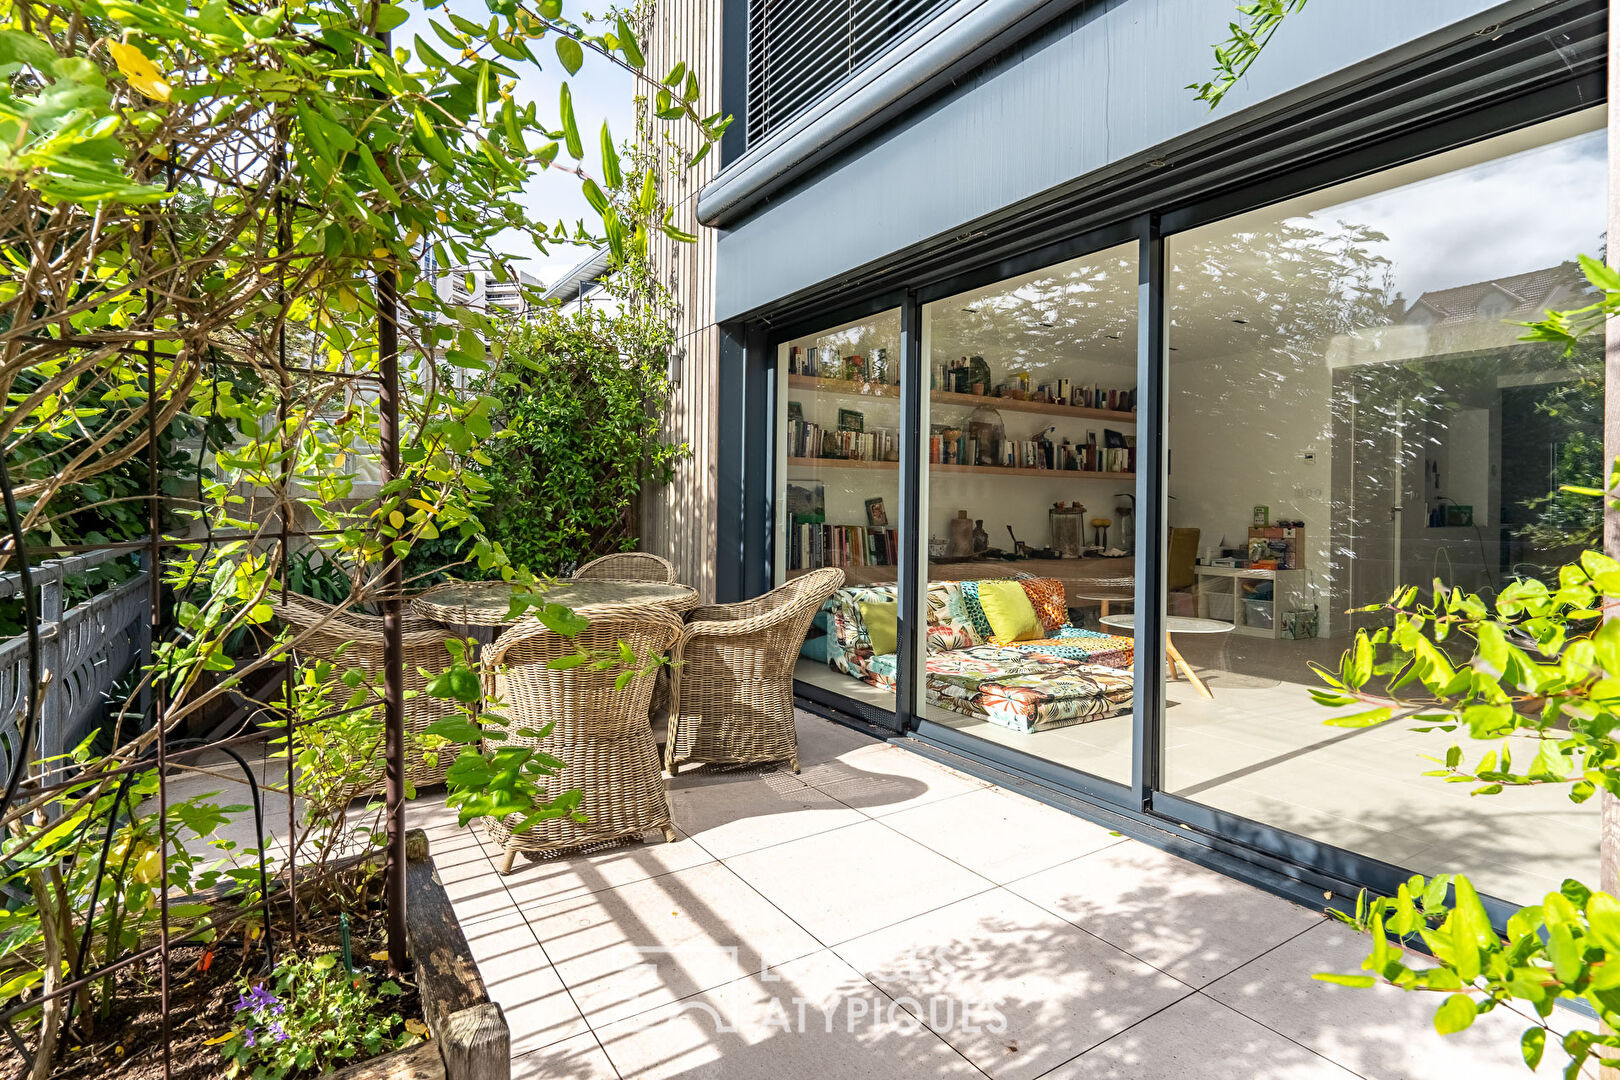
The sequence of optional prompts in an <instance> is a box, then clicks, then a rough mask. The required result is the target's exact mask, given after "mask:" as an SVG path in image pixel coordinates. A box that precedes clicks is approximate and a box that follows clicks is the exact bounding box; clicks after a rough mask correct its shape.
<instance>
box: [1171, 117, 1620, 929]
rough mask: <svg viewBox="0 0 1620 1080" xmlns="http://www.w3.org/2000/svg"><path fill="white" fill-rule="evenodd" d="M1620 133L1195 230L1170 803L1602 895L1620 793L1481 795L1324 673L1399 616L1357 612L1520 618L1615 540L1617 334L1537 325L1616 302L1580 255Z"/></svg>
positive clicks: (1186, 300)
mask: <svg viewBox="0 0 1620 1080" xmlns="http://www.w3.org/2000/svg"><path fill="white" fill-rule="evenodd" d="M1602 125H1603V114H1602V110H1601V109H1600V110H1592V111H1589V112H1586V113H1582V114H1578V115H1575V116H1571V117H1567V118H1564V119H1561V120H1558V121H1554V122H1551V123H1547V124H1542V125H1539V126H1537V127H1533V128H1529V129H1526V130H1524V131H1520V132H1516V133H1514V134H1511V135H1506V136H1502V137H1500V138H1497V139H1493V140H1489V141H1486V142H1482V143H1479V144H1476V145H1473V146H1469V147H1466V148H1463V149H1460V150H1455V151H1451V152H1448V153H1445V154H1442V155H1438V156H1436V157H1433V158H1430V159H1427V160H1424V161H1420V162H1416V163H1413V164H1410V165H1406V166H1402V167H1400V168H1397V169H1393V170H1390V171H1388V172H1385V173H1382V174H1376V175H1373V176H1369V177H1365V178H1363V179H1360V180H1356V181H1353V182H1351V183H1347V184H1341V185H1338V186H1336V187H1332V188H1327V189H1325V190H1322V191H1317V192H1314V193H1312V194H1310V195H1307V196H1303V197H1301V198H1297V199H1293V200H1291V201H1289V202H1286V203H1282V204H1279V205H1276V206H1272V207H1268V208H1265V209H1262V210H1257V211H1253V212H1251V213H1247V214H1243V215H1241V216H1239V217H1235V218H1230V219H1227V220H1224V221H1219V222H1216V223H1214V224H1211V225H1207V226H1203V227H1200V228H1198V229H1194V230H1192V231H1189V232H1185V233H1181V234H1178V235H1175V236H1172V237H1170V238H1168V239H1167V241H1166V244H1167V252H1166V258H1167V264H1168V266H1169V272H1168V285H1167V287H1168V297H1167V305H1168V307H1169V312H1170V323H1171V325H1170V333H1169V350H1170V351H1169V353H1168V359H1167V371H1168V384H1167V396H1168V404H1169V414H1170V425H1169V432H1168V440H1169V442H1168V445H1169V451H1170V475H1169V477H1168V481H1167V490H1168V494H1169V502H1168V504H1167V505H1168V525H1169V537H1168V548H1167V560H1166V575H1167V580H1166V582H1165V584H1166V587H1167V595H1168V612H1167V615H1168V628H1169V631H1170V639H1171V641H1172V642H1173V645H1174V647H1175V649H1176V650H1177V653H1178V654H1179V655H1180V656H1181V657H1182V658H1183V659H1184V660H1185V664H1184V665H1183V664H1175V665H1173V668H1174V670H1173V671H1172V673H1171V674H1172V676H1173V677H1171V678H1169V680H1168V681H1167V682H1166V684H1165V697H1166V707H1165V713H1164V735H1163V745H1164V747H1165V751H1164V768H1163V780H1164V782H1163V788H1164V790H1165V791H1167V792H1169V793H1171V794H1173V795H1177V796H1180V797H1182V798H1186V799H1190V800H1195V801H1197V802H1200V803H1203V804H1205V805H1207V806H1210V807H1214V808H1216V809H1219V810H1224V811H1228V812H1230V813H1234V814H1238V815H1241V816H1244V817H1247V818H1251V819H1254V820H1256V821H1260V822H1264V823H1266V824H1269V825H1273V826H1277V827H1279V828H1282V829H1286V830H1288V831H1290V832H1294V833H1299V834H1302V835H1305V836H1308V837H1311V838H1313V839H1316V840H1319V841H1322V842H1324V843H1327V844H1331V845H1333V846H1335V847H1340V848H1344V849H1348V850H1350V851H1353V852H1356V853H1359V854H1362V855H1366V856H1370V857H1372V858H1376V859H1379V860H1381V861H1384V862H1387V863H1392V864H1395V865H1397V866H1405V867H1410V868H1412V869H1414V870H1417V871H1420V872H1424V873H1439V872H1443V871H1464V870H1465V871H1467V872H1468V873H1469V874H1470V875H1471V876H1473V877H1474V880H1475V881H1476V882H1477V883H1478V884H1479V885H1480V886H1481V887H1482V888H1484V889H1487V890H1489V891H1490V892H1492V893H1494V894H1495V895H1497V896H1499V897H1501V898H1503V899H1506V900H1509V901H1515V902H1529V901H1533V900H1535V899H1537V898H1539V897H1540V896H1541V895H1542V894H1543V893H1544V892H1545V891H1547V890H1549V889H1556V888H1557V887H1558V883H1559V881H1560V880H1561V879H1562V878H1563V877H1565V876H1566V875H1574V876H1577V877H1583V878H1587V879H1590V877H1591V875H1593V874H1595V872H1596V870H1597V843H1598V827H1597V807H1596V805H1595V802H1594V803H1589V804H1586V805H1584V806H1578V805H1574V804H1572V803H1571V802H1570V801H1569V799H1568V797H1567V794H1566V792H1565V791H1564V790H1563V789H1562V788H1559V787H1549V788H1541V789H1535V790H1523V791H1516V792H1509V793H1506V794H1503V795H1501V796H1499V797H1496V798H1473V797H1471V796H1470V795H1469V790H1470V788H1471V787H1473V786H1474V785H1470V784H1447V783H1444V782H1443V781H1441V780H1439V779H1437V778H1433V777H1425V776H1423V775H1422V774H1423V773H1424V772H1425V771H1428V770H1432V769H1434V768H1436V767H1437V766H1436V765H1435V762H1434V760H1432V759H1444V757H1445V753H1446V750H1447V747H1448V746H1450V745H1451V743H1452V742H1453V741H1454V737H1453V736H1452V735H1449V734H1445V733H1442V732H1438V731H1430V732H1427V733H1424V732H1421V731H1417V730H1413V727H1414V725H1412V724H1410V723H1403V722H1399V721H1397V722H1393V723H1390V724H1387V725H1383V726H1378V727H1370V728H1338V727H1328V726H1325V724H1324V722H1325V721H1326V720H1327V719H1329V717H1330V716H1331V715H1332V714H1331V713H1330V712H1329V711H1328V710H1326V709H1324V708H1322V707H1320V706H1318V705H1316V704H1315V703H1314V702H1313V701H1312V699H1311V697H1310V695H1309V693H1308V691H1309V689H1310V687H1312V686H1313V685H1321V684H1320V682H1319V680H1317V679H1316V677H1315V676H1314V675H1313V674H1312V672H1311V669H1310V667H1309V665H1310V664H1311V663H1317V664H1321V665H1324V666H1326V667H1328V668H1329V669H1336V668H1337V666H1338V659H1339V656H1340V654H1341V653H1342V652H1343V651H1344V649H1345V648H1346V647H1347V646H1348V645H1349V644H1350V643H1351V642H1352V641H1353V639H1354V635H1355V631H1356V630H1357V629H1360V628H1363V627H1372V626H1376V625H1382V624H1385V623H1387V621H1388V620H1387V618H1386V617H1385V616H1383V615H1382V614H1381V613H1379V612H1377V611H1374V612H1357V611H1354V610H1353V609H1355V608H1358V607H1363V606H1365V605H1368V604H1372V605H1378V604H1381V603H1382V602H1384V601H1385V600H1387V599H1388V598H1389V596H1390V595H1391V593H1392V592H1393V591H1394V590H1395V588H1396V586H1397V585H1402V584H1408V585H1417V586H1420V587H1427V586H1428V585H1429V584H1430V583H1431V582H1432V581H1433V580H1434V579H1435V578H1439V579H1441V580H1442V581H1444V582H1446V583H1447V584H1448V585H1456V586H1460V587H1462V588H1464V589H1467V590H1470V591H1475V592H1478V593H1480V594H1482V595H1484V596H1486V597H1491V596H1494V595H1496V594H1497V593H1498V592H1499V591H1500V590H1501V589H1502V588H1503V586H1504V585H1506V584H1507V583H1508V582H1510V581H1513V580H1515V579H1517V578H1521V577H1540V578H1543V579H1547V577H1548V575H1549V574H1555V573H1556V568H1557V566H1558V565H1559V564H1560V563H1561V562H1563V561H1565V560H1567V559H1569V558H1570V557H1572V554H1573V553H1575V552H1578V551H1579V549H1580V548H1581V546H1583V545H1584V544H1587V543H1590V542H1592V540H1593V539H1594V538H1595V537H1596V536H1597V531H1596V530H1597V527H1598V515H1599V513H1600V507H1599V504H1598V501H1597V500H1588V501H1585V502H1582V501H1581V500H1580V499H1579V498H1570V497H1567V496H1562V495H1560V494H1559V488H1560V485H1563V484H1593V483H1596V482H1598V480H1599V478H1600V477H1601V476H1602V472H1603V469H1602V441H1603V439H1602V420H1603V396H1604V386H1603V367H1602V359H1603V356H1602V342H1601V337H1600V336H1599V337H1598V338H1595V339H1594V340H1593V341H1592V342H1591V343H1590V345H1588V346H1583V348H1582V349H1581V350H1580V351H1578V352H1576V353H1575V354H1574V355H1571V356H1565V355H1564V354H1563V352H1562V350H1561V349H1559V348H1558V347H1555V346H1550V345H1540V344H1531V343H1527V342H1524V341H1522V340H1520V339H1521V336H1522V334H1523V328H1522V327H1520V326H1519V325H1517V324H1518V323H1520V322H1523V321H1525V320H1530V319H1535V318H1538V317H1540V315H1541V313H1542V312H1543V311H1545V310H1547V309H1549V308H1552V309H1568V308H1575V307H1580V306H1583V305H1585V304H1588V303H1590V302H1591V301H1592V299H1593V294H1592V292H1591V291H1590V289H1589V287H1588V286H1587V284H1586V282H1585V280H1584V278H1583V276H1582V274H1581V272H1580V270H1579V267H1578V266H1577V265H1576V263H1575V256H1576V255H1577V254H1579V253H1581V252H1588V253H1593V254H1597V253H1600V252H1601V251H1602V249H1603V246H1604V227H1605V220H1606V218H1605V214H1606V201H1605V200H1606V181H1605V176H1606V174H1605V170H1606V154H1605V139H1604V133H1603V127H1602ZM1457 648H1459V649H1466V644H1459V645H1458V646H1457ZM1459 655H1461V654H1459ZM1464 741H1466V740H1464ZM1523 742H1525V743H1528V740H1523ZM1487 749H1491V747H1487V746H1485V745H1483V744H1472V745H1469V746H1467V747H1465V750H1466V752H1467V753H1468V755H1469V758H1470V760H1474V759H1476V758H1477V757H1478V756H1479V755H1480V754H1483V752H1484V751H1485V750H1487ZM1513 750H1514V753H1515V755H1518V754H1521V753H1522V754H1524V755H1525V757H1526V759H1528V758H1530V757H1533V756H1534V754H1535V748H1534V747H1533V746H1530V745H1520V746H1515V747H1514V748H1513Z"/></svg>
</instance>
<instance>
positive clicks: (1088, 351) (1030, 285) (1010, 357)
mask: <svg viewBox="0 0 1620 1080" xmlns="http://www.w3.org/2000/svg"><path fill="white" fill-rule="evenodd" d="M1116 251H1119V253H1118V254H1112V253H1108V252H1104V253H1102V254H1099V255H1094V256H1089V257H1088V258H1086V259H1085V260H1079V261H1074V262H1068V263H1060V264H1059V265H1057V266H1054V267H1051V268H1050V269H1048V270H1045V271H1041V272H1040V273H1038V274H1036V275H1033V276H1031V277H1029V278H1026V279H1024V280H1021V281H1018V282H1017V283H1016V284H1012V283H1004V284H1002V285H998V286H993V287H992V289H991V290H990V291H989V292H987V293H983V294H978V293H966V294H963V295H961V296H955V297H950V298H948V299H946V300H942V301H940V302H939V303H937V304H933V305H931V306H930V308H929V319H930V323H929V335H930V342H931V351H932V352H933V354H934V358H935V359H936V360H946V361H948V360H951V359H954V358H955V355H956V354H962V355H983V356H984V357H985V358H986V359H987V360H988V361H990V365H991V371H992V373H993V375H994V377H995V378H996V379H997V380H998V381H999V380H1000V379H1002V378H1003V377H1005V374H1006V372H1007V371H1009V370H1013V369H1028V371H1029V372H1030V376H1031V378H1032V380H1033V381H1034V382H1036V383H1040V382H1043V381H1046V380H1048V379H1051V378H1056V377H1058V376H1063V377H1066V378H1076V379H1079V378H1081V377H1082V376H1081V374H1080V373H1079V372H1077V371H1076V370H1075V364H1076V362H1077V361H1078V362H1084V361H1086V360H1088V359H1098V360H1107V361H1112V362H1114V363H1121V362H1128V363H1132V364H1134V363H1135V352H1134V349H1133V348H1131V347H1127V346H1124V345H1122V344H1121V343H1122V342H1130V341H1134V340H1135V337H1136V253H1135V249H1134V248H1132V249H1128V250H1127V249H1116Z"/></svg>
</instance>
